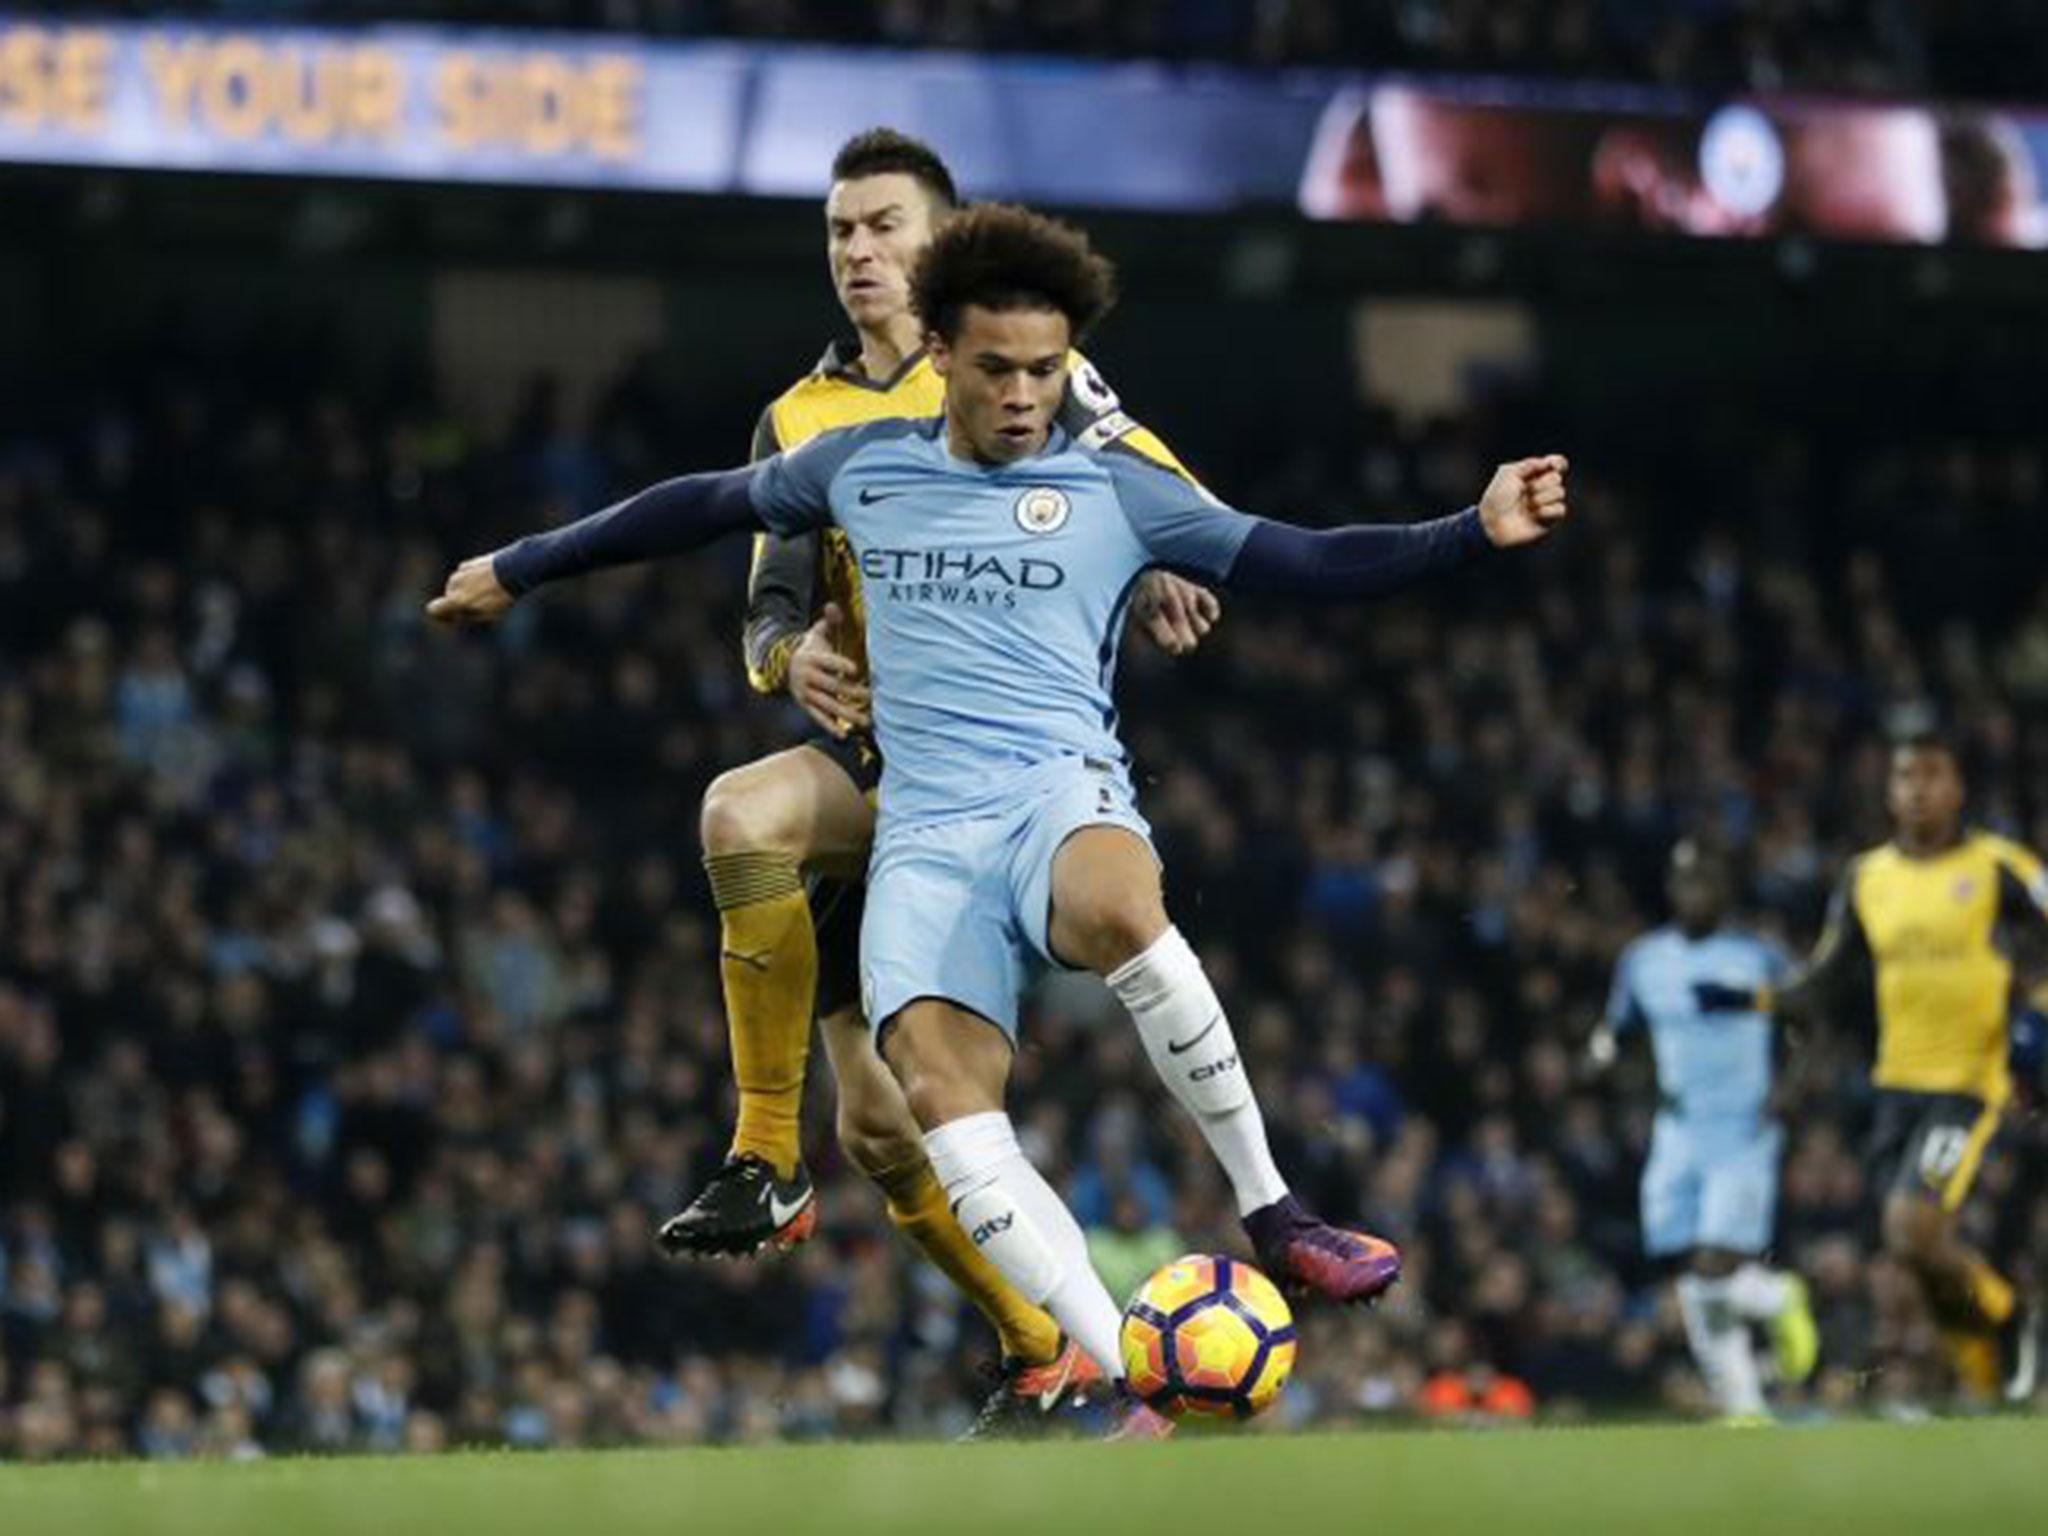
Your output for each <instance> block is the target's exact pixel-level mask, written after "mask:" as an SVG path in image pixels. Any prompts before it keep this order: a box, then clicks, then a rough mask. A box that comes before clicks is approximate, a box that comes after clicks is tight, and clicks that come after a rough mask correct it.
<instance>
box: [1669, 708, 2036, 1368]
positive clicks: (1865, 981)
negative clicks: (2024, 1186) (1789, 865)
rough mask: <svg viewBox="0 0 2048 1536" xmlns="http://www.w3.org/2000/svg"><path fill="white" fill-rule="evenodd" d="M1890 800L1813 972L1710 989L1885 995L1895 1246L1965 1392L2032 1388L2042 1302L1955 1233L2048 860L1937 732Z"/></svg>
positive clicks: (1999, 1106) (1895, 762)
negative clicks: (1981, 821)
mask: <svg viewBox="0 0 2048 1536" xmlns="http://www.w3.org/2000/svg"><path fill="white" fill-rule="evenodd" d="M1886 799H1887V804H1888V806H1889V808H1890V811H1891V815H1892V822H1893V828H1894V831H1893V836H1892V840H1891V841H1890V842H1888V843H1884V844H1882V845H1880V846H1878V847H1876V848H1872V849H1869V850H1868V851H1867V852H1864V853H1862V854H1859V855H1858V856H1857V857H1856V858H1855V859H1854V860H1852V861H1851V862H1850V864H1849V867H1848V868H1847V869H1846V870H1845V871H1844V872H1843V875H1842V878H1841V882H1840V884H1839V885H1838V886H1837V888H1836V891H1835V896H1834V900H1833V902H1832V904H1831V906H1830V908H1829V911H1828V920H1827V925H1826V928H1825V930H1824V931H1823V933H1822V935H1821V939H1820V943H1819V945H1818V946H1817V947H1816V948H1815V950H1814V953H1813V957H1812V959H1811V960H1810V961H1809V962H1808V964H1807V967H1806V969H1805V970H1804V971H1803V972H1802V973H1801V974H1800V975H1798V976H1797V977H1795V978H1794V979H1793V980H1792V981H1791V982H1790V983H1788V984H1787V985H1786V986H1784V987H1782V988H1779V989H1777V990H1776V991H1775V992H1773V991H1772V990H1771V989H1769V988H1763V989H1755V990H1752V989H1747V988H1741V987H1730V986H1722V985H1718V984H1713V983H1708V984H1704V985H1702V986H1701V987H1700V988H1699V992H1700V1003H1701V1006H1702V1007H1703V1008H1707V1007H1711V1008H1715V1009H1722V1010H1725V1009H1729V1008H1739V1007H1743V1006H1745V1005H1748V1004H1751V1003H1760V1004H1762V1005H1763V1006H1764V1007H1766V1008H1768V1009H1770V1010H1772V1011H1774V1012H1778V1013H1781V1014H1790V1015H1800V1014H1807V1015H1813V1016H1816V1017H1821V1018H1827V1017H1831V1016H1832V1017H1839V1016H1841V1014H1842V1013H1843V1012H1844V1011H1845V1009H1846V1008H1847V1007H1848V1006H1850V1005H1851V1004H1852V1003H1853V1001H1854V999H1855V998H1856V997H1857V996H1858V995H1859V994H1860V995H1862V996H1865V997H1870V998H1873V999H1874V1001H1875V1005H1876V1014H1877V1055H1876V1060H1875V1062H1874V1063H1873V1064H1872V1067H1871V1074H1870V1075H1871V1084H1872V1086H1873V1087H1875V1088H1876V1090H1877V1123H1876V1129H1875V1134H1874V1138H1873V1146H1872V1151H1873V1155H1874V1158H1875V1159H1876V1161H1877V1164H1878V1167H1879V1169H1880V1172H1881V1176H1882V1178H1883V1180H1884V1186H1885V1195H1884V1238H1885V1246H1886V1247H1887V1248H1888V1249H1889V1250H1890V1252H1891V1253H1892V1255H1893V1256H1894V1257H1895V1258H1897V1259H1898V1260H1899V1261H1900V1262H1902V1263H1903V1264H1905V1265H1906V1266H1907V1267H1908V1268H1909V1269H1910V1270H1911V1271H1912V1272H1913V1274H1914V1275H1915V1276H1916V1277H1917V1278H1918V1279H1919V1282H1920V1286H1921V1290H1922V1293H1923V1294H1924V1295H1925V1297H1926V1299H1927V1304H1928V1307H1929V1310H1930V1311H1931V1312H1932V1313H1933V1315H1934V1317H1935V1319H1936V1321H1937V1323H1938V1324H1939V1325H1940V1327H1941V1329H1942V1337H1943V1344H1944V1347H1945V1349H1946V1350H1947V1353H1948V1355H1949V1358H1950V1361H1951V1363H1952V1364H1953V1365H1954V1366H1955V1368H1956V1372H1957V1376H1958V1378H1959V1379H1960V1381H1961V1382H1962V1384H1963V1386H1964V1389H1965V1390H1966V1391H1968V1392H1969V1393H1971V1394H1972V1395H1974V1396H1977V1397H1990V1396H1992V1395H1994V1394H1995V1393H1996V1392H1997V1391H1998V1390H1999V1388H2000V1385H2001V1382H2002V1384H2003V1388H2004V1391H2005V1393H2006V1395H2007V1396H2008V1397H2009V1398H2012V1399H2014V1400H2016V1401H2017V1400H2024V1399H2025V1398H2027V1397H2029V1396H2031V1395H2032V1393H2033V1390H2034V1387H2035V1384H2036V1380H2037V1377H2038V1369H2039V1361H2038V1356H2039V1351H2040V1342H2041V1341H2040V1331H2041V1320H2040V1316H2039V1308H2038V1303H2037V1301H2035V1300H2029V1299H2025V1298H2022V1297H2020V1296H2019V1295H2018V1294H2016V1292H2015V1289H2014V1286H2013V1284H2012V1282H2011V1281H2009V1280H2008V1279H2007V1278H2006V1277H2005V1276H2003V1275H2001V1274H2000V1273H1999V1272H1998V1271H1997V1269H1995V1268H1994V1267H1993V1266H1992V1264H1991V1262H1990V1261H1989V1260H1988V1259H1987V1258H1985V1256H1984V1255H1983V1254H1981V1253H1979V1252H1978V1251H1977V1250H1976V1249H1974V1248H1972V1247H1970V1246H1969V1245H1968V1244H1967V1243H1965V1242H1963V1241H1962V1240H1961V1238H1960V1237H1959V1236H1958V1234H1957V1232H1956V1222H1955V1213H1956V1211H1957V1209H1958V1208H1959V1207H1960V1206H1961V1205H1962V1203H1963V1200H1964V1198H1965V1197H1966V1196H1967V1195H1968V1194H1969V1191H1970V1185H1971V1183H1972V1182H1973V1181H1974V1180H1975V1178H1976V1176H1977V1170H1978V1168H1979V1167H1980V1166H1981V1165H1982V1163H1983V1159H1984V1151H1985V1148H1986V1147H1987V1146H1988V1145H1989V1144H1990V1141H1991V1138H1992V1135H1993V1134H1994V1133H1995V1132H1996V1130H1997V1129H1998V1121H1999V1115H2000V1113H2001V1112H2002V1111H2003V1109H2004V1108H2005V1105H2006V1102H2007V1101H2008V1100H2009V1099H2010V1098H2011V1097H2012V1086H2013V1085H2012V1072H2011V1068H2010V1066H2009V1064H2008V1060H2007V1058H2008V1054H2009V1049H2010V1042H2009V1039H2008V1028H2007V1021H2008V1019H2010V1017H2011V1016H2012V1011H2013V1005H2014V999H2015V991H2016V987H2015V973H2016V967H2015V964H2014V956H2015V954H2016V953H2018V954H2022V955H2024V954H2026V953H2028V951H2029V949H2030V947H2031V945H2032V943H2034V942H2036V941H2038V940H2039V939H2040V938H2041V937H2042V936H2044V935H2048V874H2044V873H2043V870H2042V866H2041V862H2040V860H2039V859H2037V858H2036V857H2035V856H2034V855H2033V854H2032V853H2030V852H2028V851H2027V850H2026V849H2025V848H2022V847H2020V846H2019V845H2018V844H2016V843H2013V842H2011V841H2009V840H2008V839H2006V838H2003V837H1999V836H1996V835H1995V834H1993V833H1990V832H1983V831H1977V830H1974V829H1971V828H1969V827H1968V826H1966V825H1965V824H1964V821H1963V775H1962V766H1961V764H1960V762H1959V761H1958V760H1957V756H1956V752H1955V749H1954V748H1953V747H1952V746H1951V745H1950V744H1949V743H1948V742H1947V741H1946V740H1944V739H1943V738H1941V737H1940V736H1938V735H1935V734H1933V733H1931V732H1922V733H1919V734H1915V735H1911V736H1908V737H1905V738H1903V739H1901V740H1900V741H1899V743H1898V744H1897V745H1896V746H1895V747H1894V749H1893V752H1892V761H1891V774H1890V778H1889V780H1888V783H1887V786H1886Z"/></svg>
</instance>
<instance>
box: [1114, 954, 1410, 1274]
mask: <svg viewBox="0 0 2048 1536" xmlns="http://www.w3.org/2000/svg"><path fill="white" fill-rule="evenodd" d="M1108 979H1109V984H1110V988H1111V990H1113V991H1114V992H1115V993H1116V995H1117V997H1118V998H1119V999H1120V1000H1121V1001H1122V1002H1123V1004H1124V1006H1125V1007H1126V1008H1128V1009H1129V1010H1130V1014H1131V1020H1132V1022H1133V1023H1134V1024H1135V1025H1136V1026H1137V1029H1138V1037H1139V1039H1140V1040H1142V1041H1143V1042H1144V1046H1145V1054H1146V1055H1147V1056H1148V1057H1149V1058H1150V1059H1151V1062H1152V1066H1153V1069H1154V1070H1155V1071H1156V1072H1158V1074H1159V1076H1160V1078H1161V1080H1162V1081H1163V1082H1165V1084H1166V1086H1167V1087H1168V1089H1170V1090H1171V1091H1172V1093H1173V1096H1174V1097H1175V1098H1176V1099H1178V1100H1179V1101H1180V1102H1181V1104H1182V1106H1183V1107H1184V1108H1186V1110H1187V1111H1188V1113H1189V1114H1191V1115H1192V1116H1194V1119H1195V1123H1196V1125H1197V1126H1199V1127H1200V1129H1201V1132H1202V1137H1203V1139H1204V1140H1205V1141H1207V1142H1208V1144H1209V1149H1210V1150H1211V1151H1212V1152H1213V1153H1215V1155H1216V1160H1217V1161H1218V1162H1219V1163H1221V1164H1222V1165H1223V1169H1224V1172H1225V1173H1226V1174H1228V1175H1229V1177H1230V1182H1231V1187H1232V1189H1233V1190H1234V1191H1235V1193H1236V1195H1237V1209H1238V1215H1239V1216H1240V1217H1242V1218H1243V1220H1244V1223H1245V1231H1246V1232H1247V1233H1248V1234H1249V1235H1250V1236H1251V1239H1252V1244H1253V1247H1254V1248H1256V1249H1257V1250H1258V1254H1259V1258H1260V1261H1261V1262H1262V1263H1264V1264H1265V1265H1266V1267H1267V1268H1268V1269H1269V1270H1271V1271H1272V1272H1273V1274H1274V1278H1275V1279H1276V1280H1278V1281H1279V1282H1280V1283H1281V1284H1282V1285H1283V1286H1284V1287H1286V1288H1289V1289H1292V1290H1293V1291H1295V1292H1296V1293H1297V1294H1303V1293H1306V1294H1309V1295H1315V1296H1320V1297H1323V1298H1325V1299H1327V1300H1331V1301H1338V1302H1353V1301H1370V1300H1371V1299H1373V1298H1374V1297H1376V1296H1378V1295H1379V1294H1380V1293H1381V1292H1383V1291H1385V1290H1386V1289H1387V1288H1388V1287H1389V1286H1391V1285H1392V1284H1393V1283H1394V1282H1395V1281H1396V1280H1397V1279H1399V1278H1400V1274H1401V1257H1400V1254H1399V1253H1398V1251H1396V1249H1395V1248H1394V1246H1393V1245H1392V1244H1391V1243H1388V1242H1386V1241H1385V1240H1384V1239H1381V1238H1377V1237H1374V1236H1372V1235H1370V1234H1368V1233H1363V1232H1349V1231H1346V1230H1344V1229H1343V1228H1340V1227H1333V1226H1331V1225H1329V1224H1328V1223H1327V1222H1324V1221H1322V1220H1320V1219H1318V1218H1317V1217H1315V1216H1313V1215H1311V1214H1310V1213H1309V1212H1308V1211H1307V1210H1305V1209H1304V1208H1303V1207H1302V1205H1301V1203H1300V1202H1299V1201H1297V1200H1295V1199H1294V1198H1293V1196H1292V1195H1290V1194H1289V1193H1288V1190H1287V1181H1286V1180H1285V1179H1284V1178H1282V1177H1281V1175H1280V1169H1279V1165H1278V1164H1276V1163H1275V1162H1274V1161H1273V1153H1272V1149H1271V1147H1270V1146H1269V1145H1268V1143H1267V1140H1266V1122H1265V1117H1264V1116H1263V1115H1262V1114H1261V1113H1260V1112H1259V1104H1258V1099H1257V1096H1256V1095H1255V1094H1254V1093H1253V1091H1252V1084H1251V1077H1250V1075H1249V1073H1248V1072H1247V1071H1246V1069H1245V1063H1244V1060H1243V1058H1242V1057H1241V1055H1240V1054H1239V1051H1238V1046H1237V1037H1236V1035H1235V1033H1233V1031H1232V1030H1231V1027H1230V1018H1229V1016H1228V1015H1227V1014H1226V1013H1225V1012H1224V1011H1223V1004H1222V1002H1221V1000H1220V999H1218V997H1217V996H1216V989H1215V988H1214V987H1213V986H1211V985H1210V982H1209V977H1208V973H1207V972H1205V971H1204V970H1203V969H1202V962H1201V961H1200V959H1199V958H1197V956H1196V955H1195V952H1194V950H1193V949H1192V948H1191V947H1190V946H1189V944H1188V942H1187V940H1186V939H1185V938H1183V937H1182V936H1181V933H1180V930H1178V929H1176V928H1168V929H1167V930H1166V931H1165V932H1164V933H1163V934H1161V935H1160V936H1159V937H1158V939H1156V940H1155V941H1154V942H1153V943H1152V944H1151V945H1150V946H1148V947H1147V948H1146V949H1145V950H1144V951H1143V952H1142V953H1140V954H1139V955H1137V956H1136V957H1135V958H1133V959H1132V960H1130V961H1129V962H1128V963H1126V964H1125V965H1122V966H1120V967H1118V968H1117V969H1116V970H1115V971H1113V972H1111V973H1110V976H1109V978H1108Z"/></svg>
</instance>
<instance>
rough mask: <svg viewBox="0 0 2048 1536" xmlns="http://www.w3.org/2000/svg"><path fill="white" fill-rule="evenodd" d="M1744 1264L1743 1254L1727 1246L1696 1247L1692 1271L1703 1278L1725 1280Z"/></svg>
mask: <svg viewBox="0 0 2048 1536" xmlns="http://www.w3.org/2000/svg"><path fill="white" fill-rule="evenodd" d="M1741 1265H1742V1256H1741V1255H1740V1254H1738V1253H1735V1252H1733V1251H1732V1250H1730V1249H1727V1248H1696V1249H1694V1250H1693V1255H1692V1272H1693V1273H1694V1274H1696V1275H1698V1276H1699V1277H1700V1278H1701V1279H1702V1280H1725V1279H1727V1278H1728V1277H1729V1276H1730V1275H1732V1274H1734V1273H1735V1271H1736V1270H1737V1269H1739V1268H1740V1267H1741Z"/></svg>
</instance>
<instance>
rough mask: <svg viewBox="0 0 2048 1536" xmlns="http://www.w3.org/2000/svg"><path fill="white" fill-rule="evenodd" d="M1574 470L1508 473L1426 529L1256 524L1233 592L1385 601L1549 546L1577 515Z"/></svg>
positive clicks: (1531, 468) (1556, 465)
mask: <svg viewBox="0 0 2048 1536" xmlns="http://www.w3.org/2000/svg"><path fill="white" fill-rule="evenodd" d="M1569 467H1570V466H1569V464H1568V463H1567V461H1566V460H1565V458H1564V456H1563V455H1562V454H1555V453H1553V454H1545V455H1543V456H1542V457H1540V458H1533V459H1517V460H1515V462H1513V463H1512V464H1503V465H1501V466H1500V468H1499V469H1497V470H1495V471H1494V475H1493V479H1492V480H1491V481H1490V482H1488V484H1487V487H1486V491H1485V494H1483V495H1482V496H1481V497H1480V498H1479V501H1478V503H1477V504H1476V505H1474V506H1471V507H1468V508H1466V509H1465V510H1464V511H1463V512H1458V513H1454V514H1452V515H1451V516H1449V517H1439V518H1436V519H1435V520H1433V521H1431V522H1426V523H1408V524H1359V525H1355V526H1353V527H1349V528H1331V529H1323V530H1316V529H1308V528H1297V527H1295V526H1293V525H1292V524H1289V523H1276V522H1269V521H1266V520H1264V519H1258V520H1255V522H1254V526H1253V527H1252V529H1251V531H1250V533H1249V534H1248V535H1247V536H1246V538H1245V540H1244V544H1243V547H1242V548H1241V549H1240V550H1239V551H1238V555H1237V559H1236V561H1235V562H1234V563H1233V564H1232V566H1231V568H1230V585H1231V586H1232V587H1233V588H1237V589H1240V590H1246V591H1270V592H1284V593H1286V594H1288V595H1290V596H1296V597H1330V598H1370V597H1384V596H1386V595H1387V594H1389V593H1392V592H1397V591H1399V590H1400V589H1401V588H1403V587H1405V586H1407V585H1409V584H1410V583H1411V582H1415V581H1419V580H1421V579H1422V578H1423V577H1425V576H1429V575H1433V574H1434V573H1436V572H1438V571H1441V570H1445V569H1447V568H1449V567H1451V566H1454V565H1459V564H1463V563H1464V562H1465V561H1467V560H1470V559H1471V558H1473V557H1474V556H1475V555H1479V554H1482V553H1484V552H1486V551H1487V550H1490V549H1516V548H1519V547H1521V546H1522V545H1525V544H1534V543H1536V542H1538V541H1539V540H1542V539H1546V538H1548V537H1549V536H1550V535H1551V534H1552V533H1553V532H1555V531H1556V529H1557V527H1558V525H1559V524H1561V523H1562V522H1564V520H1565V518H1566V517H1567V516H1569V515H1570V512H1571V507H1570V504H1569V502H1568V501H1567V500H1566V497H1565V475H1566V472H1567V470H1568V469H1569Z"/></svg>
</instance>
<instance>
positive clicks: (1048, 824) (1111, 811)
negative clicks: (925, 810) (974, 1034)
mask: <svg viewBox="0 0 2048 1536" xmlns="http://www.w3.org/2000/svg"><path fill="white" fill-rule="evenodd" d="M1092 826H1115V827H1126V828H1128V829H1129V830H1131V831H1132V832H1134V833H1136V834H1137V835H1138V836H1139V837H1141V838H1143V839H1144V840H1145V845H1146V846H1147V847H1148V848H1149V847H1150V846H1151V843H1152V829H1151V827H1150V826H1148V825H1147V824H1146V822H1145V818H1144V817H1143V816H1140V815H1139V814H1138V808H1137V806H1136V804H1135V803H1134V802H1133V799H1132V796H1131V786H1130V780H1129V778H1128V776H1127V775H1126V774H1125V772H1124V770H1123V768H1122V767H1121V766H1118V765H1113V764H1106V763H1098V762H1096V761H1095V760H1094V759H1092V758H1089V759H1083V758H1061V759H1058V760H1056V761H1054V762H1050V763H1047V764H1044V765H1043V766H1041V767H1039V768H1034V769H1033V770H1032V771H1031V773H1030V774H1029V775H1027V776H1026V778H1025V780H1024V782H1023V783H1022V785H1021V787H1020V790H1019V793H1018V795H1017V798H1016V803H1015V804H1014V805H1013V806H1012V808H1011V809H1009V810H1007V811H1004V812H1002V813H1000V814H997V815H992V816H973V817H965V818H962V819H961V820H959V821H946V822H936V823H927V824H922V825H914V826H906V827H890V826H887V825H884V826H883V827H882V829H881V831H880V833H879V835H878V836H877V839H876V842H875V851H874V855H873V857H872V858H871V859H870V860H869V863H868V901H867V915H866V917H865V918H864V919H863V920H862V923H861V930H860V985H861V1003H862V1006H863V1008H864V1009H865V1010H866V1012H867V1016H868V1027H869V1028H871V1029H875V1030H878V1031H879V1030H880V1029H882V1028H883V1027H885V1026H886V1025H887V1024H888V1022H889V1020H890V1019H892V1018H894V1017H895V1016H896V1014H898V1013H899V1012H901V1011H902V1010H903V1008H904V1007H905V1005H907V1004H909V1003H913V1002H915V1001H917V999H919V998H921V997H936V998H943V999H944V1000H945V1001H947V1002H950V1003H957V1004H958V1005H959V1006H961V1007H962V1008H968V1009H971V1010H972V1011H974V1012H975V1013H978V1014H980V1015H981V1016H982V1017H983V1018H985V1019H987V1020H989V1022H991V1023H992V1024H995V1025H996V1026H997V1027H998V1028H1000V1029H1001V1030H1002V1031H1003V1033H1004V1034H1005V1035H1008V1036H1009V1037H1010V1039H1011V1040H1013V1041H1014V1040H1015V1039H1016V1038H1017V999H1018V997H1019V996H1020V995H1021V994H1022V993H1023V991H1024V989H1025V988H1026V987H1027V986H1028V985H1030V983H1031V982H1032V980H1033V979H1035V978H1036V977H1037V976H1038V975H1039V974H1040V973H1041V972H1042V971H1043V970H1044V968H1045V967H1046V966H1048V965H1058V964H1059V963H1060V962H1059V961H1058V960H1056V959H1055V958H1054V957H1053V954H1052V950H1051V946H1050V943H1049V941H1048V939H1047V936H1046V924H1047V920H1048V918H1049V916H1050V914H1051V910H1052V861H1053V855H1055V854H1056V853H1058V852H1059V849H1060V845H1061V844H1062V843H1064V842H1065V841H1066V840H1067V839H1068V838H1069V837H1071V836H1072V835H1073V834H1074V833H1076V832H1078V831H1080V830H1081V829H1082V828H1083V827H1092Z"/></svg>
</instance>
